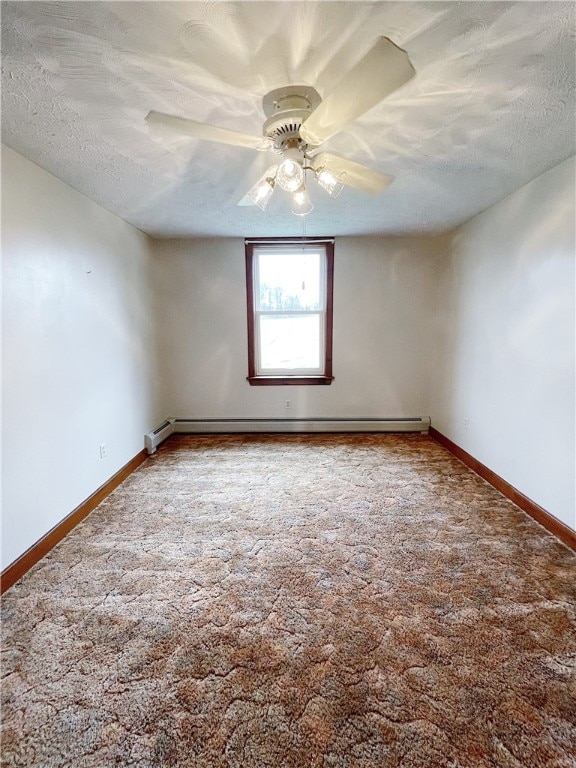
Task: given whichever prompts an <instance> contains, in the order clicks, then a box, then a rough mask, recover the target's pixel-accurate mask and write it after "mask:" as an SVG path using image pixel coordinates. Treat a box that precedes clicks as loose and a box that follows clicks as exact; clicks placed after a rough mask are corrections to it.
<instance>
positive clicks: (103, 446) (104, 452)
mask: <svg viewBox="0 0 576 768" xmlns="http://www.w3.org/2000/svg"><path fill="white" fill-rule="evenodd" d="M107 453H108V452H107V450H106V443H102V444H101V445H100V458H101V459H105V458H106V455H107Z"/></svg>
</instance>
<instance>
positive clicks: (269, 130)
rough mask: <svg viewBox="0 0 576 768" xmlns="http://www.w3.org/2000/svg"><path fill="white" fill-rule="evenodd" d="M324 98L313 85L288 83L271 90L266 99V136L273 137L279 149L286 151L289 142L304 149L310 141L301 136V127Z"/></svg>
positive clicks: (280, 151)
mask: <svg viewBox="0 0 576 768" xmlns="http://www.w3.org/2000/svg"><path fill="white" fill-rule="evenodd" d="M321 101H322V99H321V98H320V95H319V94H318V91H316V90H315V89H314V88H312V87H311V86H309V85H288V86H285V87H284V88H276V89H275V90H273V91H270V93H267V94H266V96H264V98H263V100H262V106H263V109H264V114H265V115H266V117H267V118H268V119H267V120H266V122H265V123H264V128H263V133H264V136H266V137H267V138H269V139H271V141H272V142H273V144H274V146H273V149H274V151H275V152H278V153H282V152H283V151H284V150H285V149H286V147H287V145H288V143H290V145H291V146H292V147H294V146H298V147H299V148H300V149H302V150H304V149H306V147H307V146H308V144H307V143H306V142H305V141H304V139H302V138H301V136H300V126H301V125H302V123H303V122H304V120H306V118H307V117H308V116H309V115H310V114H312V112H313V111H314V110H315V109H316V107H317V106H318V105H319V104H320V102H321Z"/></svg>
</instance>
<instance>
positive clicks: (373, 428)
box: [145, 417, 430, 454]
mask: <svg viewBox="0 0 576 768" xmlns="http://www.w3.org/2000/svg"><path fill="white" fill-rule="evenodd" d="M429 427H430V419H429V418H426V419H422V418H420V417H413V418H412V417H410V418H391V419H329V418H310V419H166V421H165V422H164V423H163V424H161V425H160V426H159V427H157V428H156V429H155V430H154V431H153V432H148V434H147V435H146V436H145V445H146V449H147V451H148V453H149V454H152V453H154V451H155V450H156V448H157V447H158V446H159V445H160V443H161V442H162V441H163V440H165V439H166V438H167V437H169V436H170V435H171V434H173V433H178V434H195V435H196V434H198V435H201V434H227V433H242V432H260V433H269V432H420V433H421V434H423V435H426V434H428V429H429Z"/></svg>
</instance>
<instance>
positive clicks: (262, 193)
mask: <svg viewBox="0 0 576 768" xmlns="http://www.w3.org/2000/svg"><path fill="white" fill-rule="evenodd" d="M272 192H274V179H261V180H260V181H258V182H257V183H256V184H254V186H253V187H252V189H251V190H249V192H248V197H249V198H250V199H251V200H253V201H254V202H255V203H256V205H257V206H258V207H259V208H261V209H262V210H263V211H265V210H266V206H267V205H268V203H269V202H270V198H271V197H272Z"/></svg>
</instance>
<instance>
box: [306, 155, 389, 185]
mask: <svg viewBox="0 0 576 768" xmlns="http://www.w3.org/2000/svg"><path fill="white" fill-rule="evenodd" d="M312 167H313V168H314V170H315V171H318V170H320V169H321V168H325V169H326V170H327V171H332V173H334V174H335V175H336V176H337V175H338V174H340V173H342V172H344V173H345V174H346V178H345V179H344V181H343V183H344V184H345V185H346V186H348V187H354V188H355V189H359V190H360V191H361V192H368V194H370V195H376V194H378V192H381V191H382V190H383V189H385V188H386V187H387V186H389V185H390V184H392V182H393V181H394V176H389V175H388V174H387V173H382V172H381V171H377V170H376V169H374V168H369V167H368V166H367V165H362V164H361V163H355V162H353V161H352V160H346V158H345V157H339V156H338V155H329V154H327V153H326V152H322V153H321V154H319V155H316V157H315V158H314V159H313V160H312Z"/></svg>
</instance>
